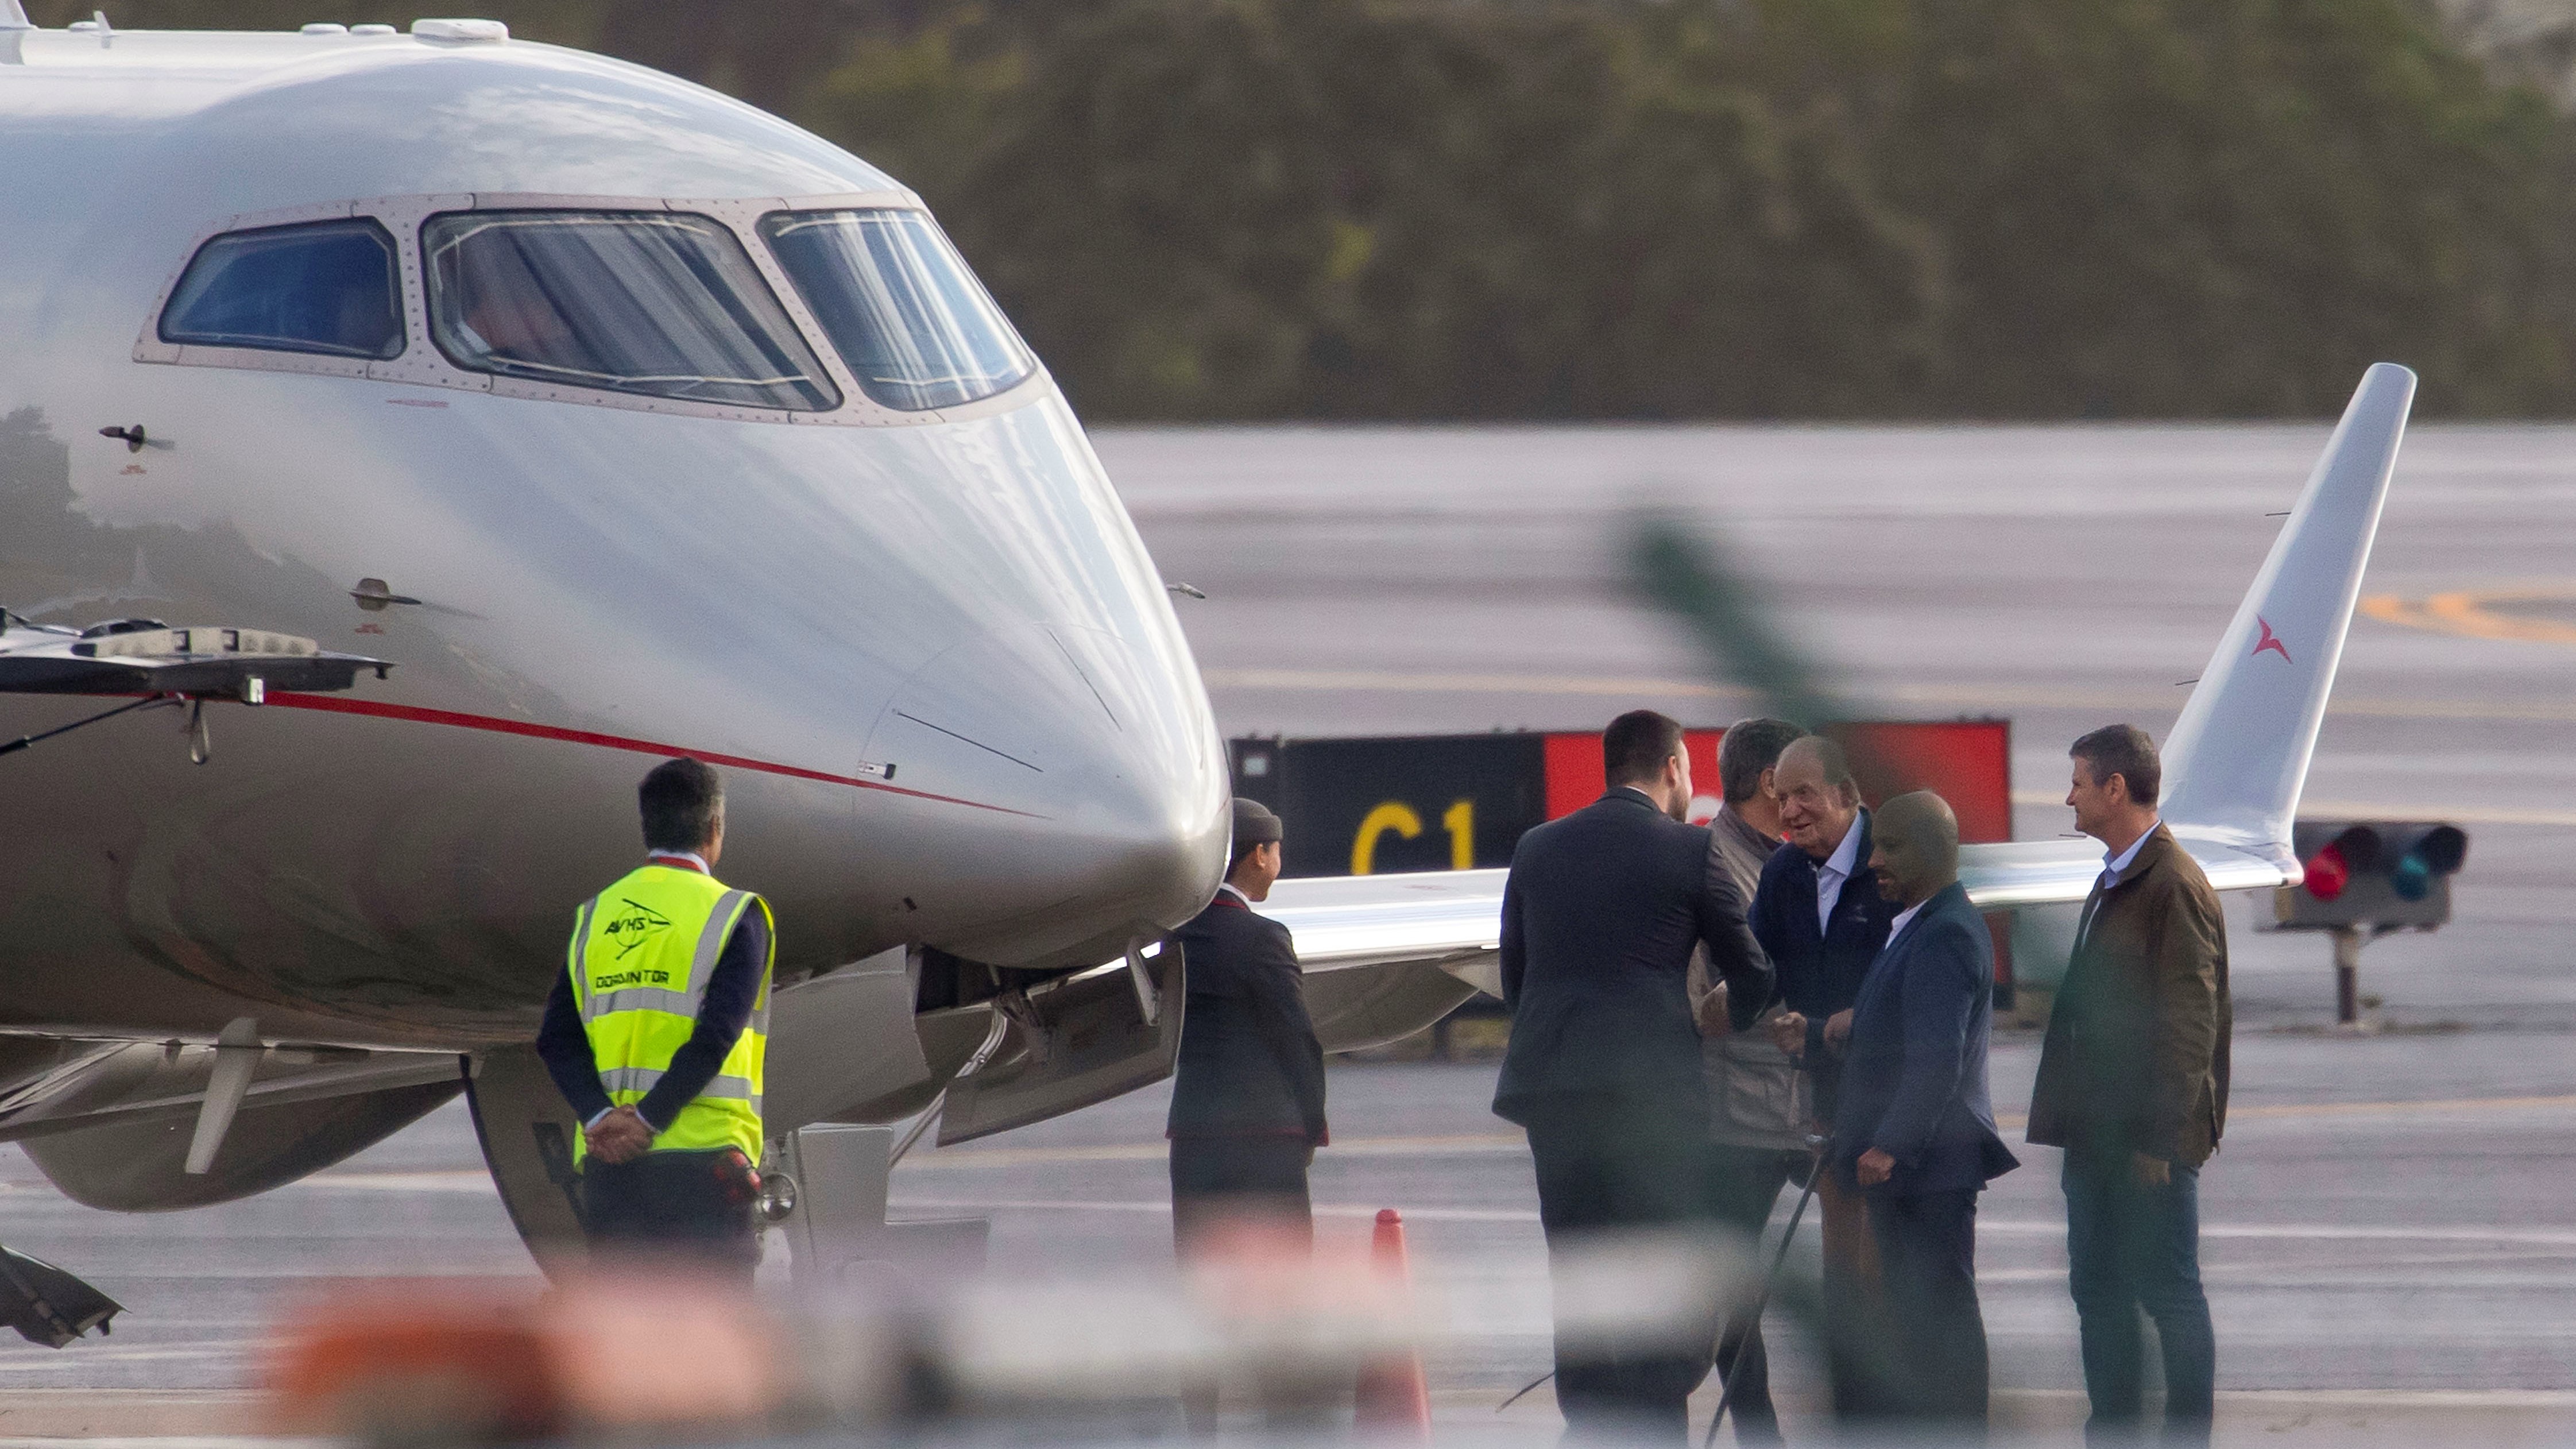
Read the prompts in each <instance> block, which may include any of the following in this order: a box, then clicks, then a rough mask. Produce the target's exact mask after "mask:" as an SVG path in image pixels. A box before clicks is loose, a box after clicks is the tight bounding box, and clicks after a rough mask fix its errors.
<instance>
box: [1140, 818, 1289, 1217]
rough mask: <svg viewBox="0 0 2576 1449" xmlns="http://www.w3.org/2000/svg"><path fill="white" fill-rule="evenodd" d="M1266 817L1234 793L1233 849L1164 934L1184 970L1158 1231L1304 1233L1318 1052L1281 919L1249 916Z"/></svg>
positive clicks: (1273, 876)
mask: <svg viewBox="0 0 2576 1449" xmlns="http://www.w3.org/2000/svg"><path fill="white" fill-rule="evenodd" d="M1279 836H1280V830H1279V817H1278V816H1276V815H1273V814H1271V813H1270V811H1269V810H1268V809H1266V808H1264V807H1263V806H1262V805H1261V804H1260V803H1259V802H1257V801H1253V800H1237V801H1235V802H1234V853H1233V861H1232V865H1231V868H1229V869H1228V870H1227V871H1226V877H1225V884H1223V885H1221V886H1218V887H1217V891H1216V899H1215V900H1213V901H1210V902H1209V903H1208V907H1207V909H1206V910H1203V911H1201V912H1199V913H1198V914H1197V915H1196V916H1194V917H1192V918H1191V919H1190V920H1189V922H1188V923H1187V924H1186V925H1183V926H1182V927H1181V928H1180V929H1179V930H1178V931H1175V932H1173V933H1172V934H1173V938H1174V939H1175V940H1177V941H1178V942H1179V943H1180V946H1181V951H1182V957H1181V961H1182V969H1183V970H1184V971H1185V972H1186V973H1187V976H1188V983H1189V985H1188V990H1189V995H1188V1002H1187V1005H1186V1007H1185V1008H1184V1010H1185V1014H1184V1015H1183V1017H1182V1018H1181V1022H1182V1025H1181V1051H1180V1060H1179V1062H1178V1064H1177V1065H1176V1066H1175V1067H1174V1068H1173V1073H1172V1112H1171V1117H1170V1121H1169V1125H1168V1126H1167V1128H1166V1134H1167V1135H1168V1136H1169V1137H1170V1139H1171V1144H1172V1239H1173V1243H1174V1245H1175V1246H1176V1247H1177V1248H1178V1249H1179V1251H1180V1253H1181V1255H1182V1256H1183V1257H1188V1256H1190V1255H1191V1254H1192V1253H1194V1252H1197V1251H1201V1250H1203V1249H1204V1248H1206V1247H1207V1246H1208V1245H1209V1244H1210V1242H1211V1241H1212V1239H1213V1238H1214V1237H1215V1236H1217V1235H1219V1234H1221V1233H1223V1232H1225V1231H1228V1230H1233V1229H1250V1230H1253V1231H1257V1232H1262V1233H1266V1234H1273V1235H1284V1236H1285V1237H1286V1238H1287V1239H1288V1240H1289V1241H1290V1242H1291V1244H1292V1245H1305V1244H1310V1243H1311V1242H1312V1241H1313V1235H1314V1222H1315V1220H1314V1212H1313V1209H1312V1206H1311V1204H1310V1202H1309V1200H1308V1198H1307V1195H1306V1169H1307V1168H1308V1167H1309V1166H1310V1165H1311V1164H1312V1163H1313V1162H1314V1160H1315V1149H1316V1148H1317V1147H1320V1146H1322V1145H1323V1144H1324V1141H1325V1139H1326V1136H1327V1133H1326V1131H1325V1127H1324V1050H1323V1048H1322V1047H1321V1046H1320V1045H1318V1044H1317V1042H1316V1040H1315V1027H1314V1023H1313V1022H1312V1021H1310V1020H1308V1018H1307V1016H1306V997H1305V991H1304V986H1303V977H1302V975H1301V973H1300V971H1299V969H1298V966H1297V947H1296V943H1295V942H1294V941H1292V940H1291V939H1290V938H1289V935H1288V928H1287V927H1286V926H1283V925H1281V924H1279V923H1278V922H1277V921H1274V920H1271V919H1270V918H1269V917H1267V916H1259V915H1255V914H1253V911H1252V905H1253V903H1254V902H1255V901H1260V900H1265V899H1267V898H1268V897H1269V895H1270V885H1271V882H1273V881H1275V880H1277V879H1278V878H1279V869H1280V864H1281V862H1280V849H1281V846H1280V840H1279Z"/></svg>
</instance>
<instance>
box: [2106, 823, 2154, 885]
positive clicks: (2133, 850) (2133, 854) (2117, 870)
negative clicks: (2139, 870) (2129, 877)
mask: <svg viewBox="0 0 2576 1449" xmlns="http://www.w3.org/2000/svg"><path fill="white" fill-rule="evenodd" d="M2163 823H2164V822H2163V821H2162V820H2161V819H2155V820H2149V821H2148V822H2147V828H2146V829H2144V830H2142V831H2140V832H2138V838H2137V839H2135V840H2132V841H2130V842H2129V848H2128V849H2126V850H2124V851H2121V852H2120V853H2119V854H2118V855H2112V854H2110V853H2109V852H2107V851H2106V852H2104V854H2103V857H2102V873H2103V874H2104V875H2107V876H2109V877H2111V878H2112V879H2113V880H2118V879H2119V878H2120V877H2121V876H2124V875H2126V874H2128V873H2129V865H2130V863H2131V862H2133V861H2135V860H2136V859H2137V858H2138V852H2139V851H2141V850H2144V849H2146V848H2147V842H2148V841H2149V840H2151V839H2153V838H2154V837H2155V833H2156V828H2157V827H2158V826H2160V825H2162V824H2163Z"/></svg>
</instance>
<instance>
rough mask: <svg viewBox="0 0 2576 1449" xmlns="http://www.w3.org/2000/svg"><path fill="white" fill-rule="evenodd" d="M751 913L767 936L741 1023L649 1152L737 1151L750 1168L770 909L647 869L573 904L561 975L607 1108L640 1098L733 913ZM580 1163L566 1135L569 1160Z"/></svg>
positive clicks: (689, 874) (699, 997)
mask: <svg viewBox="0 0 2576 1449" xmlns="http://www.w3.org/2000/svg"><path fill="white" fill-rule="evenodd" d="M755 908H757V909H758V910H759V911H760V914H761V919H762V921H763V922H764V923H765V924H768V925H770V927H771V929H770V935H769V956H768V959H766V960H764V961H762V962H761V963H760V994H759V995H758V996H757V997H755V998H754V1000H753V1005H752V1011H751V1021H750V1023H749V1024H748V1025H746V1026H745V1027H744V1028H743V1031H742V1035H741V1036H740V1037H738V1038H736V1039H735V1040H734V1044H733V1050H732V1051H731V1052H729V1053H727V1054H726V1056H725V1059H724V1065H723V1066H722V1067H721V1068H720V1069H719V1070H718V1071H717V1072H716V1077H715V1080H714V1081H711V1082H709V1083H707V1086H706V1090H705V1091H703V1092H700V1093H699V1094H698V1095H697V1096H696V1097H695V1098H693V1099H691V1100H690V1102H689V1103H688V1104H687V1105H686V1106H684V1107H682V1108H681V1109H680V1114H679V1115H678V1116H677V1117H675V1118H673V1119H672V1121H671V1124H670V1126H669V1127H667V1128H665V1129H664V1130H663V1131H662V1134H661V1135H660V1136H658V1137H655V1138H654V1139H653V1150H654V1151H656V1152H664V1151H673V1152H703V1151H709V1150H714V1149H719V1148H725V1147H738V1148H740V1149H742V1153H743V1155H744V1156H745V1157H748V1158H750V1159H751V1160H752V1161H754V1162H758V1161H759V1160H760V1146H761V1133H760V1098H761V1091H762V1078H763V1072H764V1069H765V1067H766V1064H767V1061H768V1057H769V969H770V967H771V965H772V964H773V963H775V962H776V961H777V959H778V932H777V929H776V923H775V922H774V920H772V918H771V917H770V914H769V903H768V902H766V901H764V900H762V899H761V898H760V897H758V896H756V895H753V894H752V893H751V892H749V891H737V890H728V889H726V888H725V886H724V884H723V883H722V882H720V881H717V880H716V879H714V878H713V877H711V876H705V875H701V874H699V873H698V872H696V871H694V870H690V869H687V868H686V867H683V866H672V865H646V866H643V867H640V868H639V869H637V870H636V871H634V872H633V873H632V874H630V875H628V876H627V877H626V878H625V879H624V880H621V881H619V882H618V883H617V884H615V885H613V886H610V887H609V888H608V889H606V890H604V891H602V892H600V893H599V894H598V895H596V896H594V897H592V898H591V899H590V900H588V901H585V902H583V903H582V907H581V912H580V914H579V915H578V916H577V917H575V919H574V924H573V932H572V949H571V952H570V960H569V967H570V969H571V971H572V987H573V998H574V1000H576V1001H578V1002H579V1003H580V1004H581V1025H582V1030H583V1031H584V1032H585V1033H586V1034H587V1035H588V1036H589V1038H590V1055H591V1060H592V1061H593V1062H595V1063H597V1064H598V1066H599V1081H600V1085H601V1086H604V1087H606V1088H607V1089H608V1100H609V1101H611V1102H613V1103H615V1104H617V1105H619V1106H627V1105H630V1104H632V1103H635V1102H640V1101H642V1100H643V1099H644V1094H645V1093H646V1092H649V1091H651V1090H652V1089H653V1084H654V1083H656V1082H658V1081H660V1080H662V1073H663V1072H665V1071H667V1070H669V1069H670V1066H671V1058H672V1057H673V1056H675V1055H677V1054H678V1052H679V1050H680V1048H681V1047H683V1046H685V1045H687V1044H688V1040H689V1036H690V1034H691V1033H692V1032H694V1031H696V1030H697V1025H698V1007H699V1005H700V1004H701V1003H702V1002H704V1000H705V999H706V994H707V979H708V978H709V977H710V976H713V975H714V974H715V969H716V958H717V957H718V956H721V955H723V954H724V945H725V940H726V938H727V937H729V936H731V935H732V934H733V928H734V926H735V925H736V924H738V923H739V922H740V921H741V920H742V918H743V913H744V912H745V911H749V910H752V909H755ZM583 1155H584V1151H583V1146H582V1143H581V1140H580V1139H579V1138H575V1139H574V1146H573V1156H574V1159H575V1160H576V1161H578V1160H579V1159H580V1158H581V1157H582V1156H583Z"/></svg>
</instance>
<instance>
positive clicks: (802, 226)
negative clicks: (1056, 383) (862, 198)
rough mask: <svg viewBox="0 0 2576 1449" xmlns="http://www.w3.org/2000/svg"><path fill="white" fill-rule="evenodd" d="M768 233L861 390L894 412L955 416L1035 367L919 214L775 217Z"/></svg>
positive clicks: (765, 223) (765, 227)
mask: <svg viewBox="0 0 2576 1449" xmlns="http://www.w3.org/2000/svg"><path fill="white" fill-rule="evenodd" d="M760 230H761V234H762V235H763V236H766V237H767V238H768V239H769V246H770V250H772V251H774V252H775V253H777V255H778V261H779V265H781V266H783V267H785V268H786V269H787V275H788V276H789V277H791V278H793V279H794V280H795V283H796V290H797V291H798V292H800V293H801V294H803V296H804V298H805V305H806V306H807V307H809V308H811V309H813V312H814V317H815V320H817V321H818V322H820V323H821V324H822V327H823V331H824V333H825V334H826V335H828V336H829V337H830V338H831V339H832V345H833V346H834V347H837V348H839V349H840V350H841V358H842V360H843V361H845V362H847V363H848V364H849V366H850V371H852V372H854V373H856V374H858V379H859V386H861V387H863V388H865V389H867V393H868V396H870V397H872V398H875V399H876V400H877V401H878V402H880V403H883V404H884V405H885V406H887V407H890V408H897V409H901V410H902V411H905V412H921V411H924V410H927V409H931V408H943V407H955V406H957V405H959V404H961V403H969V402H973V401H974V400H975V399H977V398H984V397H991V396H992V395H993V394H995V393H997V392H1001V391H1003V390H1004V389H1006V388H1009V387H1011V386H1012V385H1014V384H1016V383H1018V382H1019V381H1020V380H1021V379H1022V378H1025V377H1027V376H1028V375H1029V374H1030V373H1031V372H1032V371H1034V370H1035V369H1036V366H1037V364H1036V363H1035V361H1034V360H1032V359H1031V358H1030V356H1029V352H1028V349H1027V348H1026V347H1024V346H1022V345H1021V343H1020V339H1019V336H1018V334H1016V333H1014V332H1013V331H1012V330H1011V324H1010V323H1009V322H1008V321H1007V320H1005V319H1004V318H1003V316H1002V309H1001V308H999V307H997V306H995V305H993V299H992V297H991V296H989V295H987V294H986V293H985V291H984V288H983V286H982V284H980V283H978V282H977V281H976V280H975V278H974V275H973V274H972V273H970V272H968V271H967V270H966V264H965V263H964V262H963V261H960V260H959V259H958V256H957V253H956V252H955V251H953V250H951V249H950V247H949V245H948V240H947V238H945V237H943V236H941V235H940V234H939V229H938V228H937V227H935V226H933V225H931V223H930V218H928V217H926V216H924V215H922V214H921V213H920V212H917V211H901V210H867V211H795V212H774V213H772V214H770V215H769V216H766V217H763V218H762V219H761V223H760Z"/></svg>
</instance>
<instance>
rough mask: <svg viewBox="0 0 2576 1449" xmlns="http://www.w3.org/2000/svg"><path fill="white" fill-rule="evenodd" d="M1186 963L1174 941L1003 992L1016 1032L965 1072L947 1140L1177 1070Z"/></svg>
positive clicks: (1023, 1121) (943, 1118) (955, 1093)
mask: <svg viewBox="0 0 2576 1449" xmlns="http://www.w3.org/2000/svg"><path fill="white" fill-rule="evenodd" d="M1186 991H1187V963H1185V962H1184V961H1183V960H1182V953H1181V948H1180V945H1179V944H1178V943H1177V942H1172V941H1166V942H1164V943H1162V949H1161V950H1160V951H1159V952H1157V953H1156V954H1155V955H1153V956H1150V957H1148V956H1146V955H1144V954H1143V953H1142V951H1141V950H1140V951H1138V952H1136V953H1135V954H1133V955H1131V956H1130V957H1129V959H1128V961H1127V962H1126V963H1125V964H1123V965H1119V966H1115V967H1106V968H1102V969H1100V970H1097V971H1089V972H1084V973H1082V974H1080V975H1076V976H1068V977H1063V978H1061V979H1059V980H1056V981H1050V982H1047V983H1045V984H1044V985H1042V986H1039V987H1035V988H1032V989H1031V990H1030V991H1028V992H1027V993H1026V994H1025V995H1022V994H1020V993H1016V992H1014V993H1009V994H1006V995H1005V996H1003V997H1000V998H997V999H996V1001H995V1002H994V1010H996V1011H1000V1012H1002V1013H1004V1015H1005V1016H1006V1018H1007V1019H1008V1020H1009V1022H1010V1033H1009V1036H1008V1038H1007V1039H1006V1042H1005V1044H1004V1047H1003V1050H1002V1051H1000V1052H999V1053H997V1054H996V1055H995V1056H994V1058H993V1060H992V1061H991V1062H990V1063H988V1064H987V1065H985V1066H983V1067H981V1068H978V1069H976V1070H975V1071H972V1072H969V1073H967V1074H966V1075H965V1076H962V1077H960V1078H958V1079H957V1081H956V1082H955V1083H954V1084H953V1085H952V1086H950V1088H949V1089H948V1102H947V1106H946V1108H945V1109H944V1110H943V1111H942V1112H941V1114H940V1118H939V1145H940V1146H942V1147H946V1146H948V1145H950V1144H951V1143H957V1142H968V1141H972V1140H974V1139H975V1138H978V1137H985V1136H990V1135H991V1134H993V1133H995V1132H1001V1131H1005V1130H1007V1129H1009V1128H1012V1127H1021V1126H1025V1125H1027V1124H1029V1123H1031V1122H1038V1121H1043V1120H1044V1119H1046V1118H1049V1117H1055V1116H1060V1115H1062V1114H1063V1113H1066V1112H1070V1111H1072V1110H1073V1109H1075V1108H1076V1107H1087V1106H1089V1105H1091V1104H1092V1103H1094V1102H1105V1101H1107V1100H1108V1099H1110V1098H1111V1097H1115V1096H1119V1095H1121V1094H1123V1093H1126V1092H1132V1091H1134V1090H1136V1089H1137V1088H1138V1087H1142V1086H1146V1085H1149V1084H1151V1083H1154V1082H1159V1081H1161V1080H1163V1079H1164V1078H1165V1077H1168V1076H1170V1075H1171V1074H1172V1067H1173V1064H1174V1063H1175V1062H1176V1061H1177V1060H1178V1059H1179V1057H1180V1050H1181V1015H1182V1002H1183V999H1184V996H1185V993H1186Z"/></svg>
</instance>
